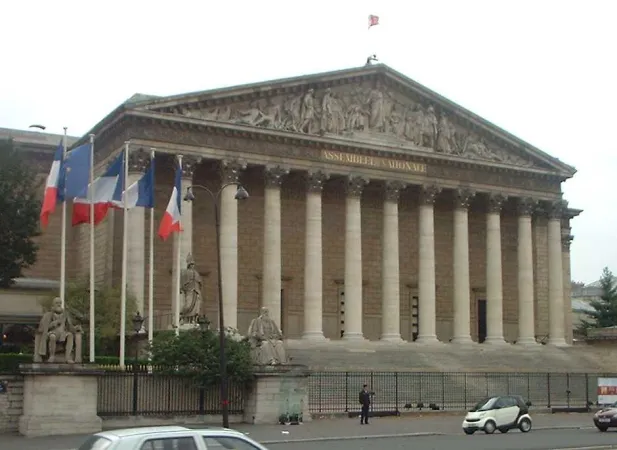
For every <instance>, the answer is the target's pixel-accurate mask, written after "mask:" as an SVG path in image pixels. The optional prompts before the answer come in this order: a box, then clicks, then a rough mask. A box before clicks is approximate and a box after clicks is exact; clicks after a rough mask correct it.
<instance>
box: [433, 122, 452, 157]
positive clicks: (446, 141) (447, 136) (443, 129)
mask: <svg viewBox="0 0 617 450" xmlns="http://www.w3.org/2000/svg"><path fill="white" fill-rule="evenodd" d="M438 128H439V129H438V134H437V148H436V150H438V151H440V152H443V153H453V152H454V150H455V149H454V146H453V144H454V133H455V130H454V127H453V126H452V125H451V124H450V122H449V121H448V117H447V116H446V114H445V113H442V114H441V117H440V119H439V127H438Z"/></svg>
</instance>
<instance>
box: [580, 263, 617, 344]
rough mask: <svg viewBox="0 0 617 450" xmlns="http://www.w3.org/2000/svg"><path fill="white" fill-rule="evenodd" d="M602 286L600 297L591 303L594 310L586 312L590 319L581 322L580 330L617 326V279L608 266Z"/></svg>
mask: <svg viewBox="0 0 617 450" xmlns="http://www.w3.org/2000/svg"><path fill="white" fill-rule="evenodd" d="M600 286H601V287H602V295H601V297H600V299H598V300H592V301H591V302H590V303H589V305H590V306H591V307H592V308H593V309H594V310H593V311H589V312H586V313H585V314H586V315H587V316H588V317H589V320H583V321H582V323H581V327H580V331H582V332H584V333H585V334H586V331H587V330H588V329H590V328H605V327H613V326H617V279H616V278H615V276H614V275H613V274H612V272H611V271H610V270H608V267H605V268H604V270H603V271H602V277H601V278H600Z"/></svg>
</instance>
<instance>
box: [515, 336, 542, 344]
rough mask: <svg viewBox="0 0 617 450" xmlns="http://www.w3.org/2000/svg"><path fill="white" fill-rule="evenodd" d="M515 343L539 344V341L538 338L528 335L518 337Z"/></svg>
mask: <svg viewBox="0 0 617 450" xmlns="http://www.w3.org/2000/svg"><path fill="white" fill-rule="evenodd" d="M515 345H539V342H538V341H536V338H532V337H526V338H520V339H517V341H516V344H515Z"/></svg>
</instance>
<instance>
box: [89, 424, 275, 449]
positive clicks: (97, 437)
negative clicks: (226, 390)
mask: <svg viewBox="0 0 617 450" xmlns="http://www.w3.org/2000/svg"><path fill="white" fill-rule="evenodd" d="M232 449H233V450H267V449H266V447H264V446H263V445H261V444H259V443H258V442H256V441H254V440H252V439H250V438H249V437H248V436H246V435H245V434H243V433H240V432H238V431H234V430H230V429H227V428H205V429H190V428H185V427H176V426H165V427H143V428H125V429H121V430H112V431H103V432H101V433H96V434H93V435H91V436H89V437H88V438H87V439H86V441H85V442H84V443H83V444H81V446H80V447H79V449H78V450H232Z"/></svg>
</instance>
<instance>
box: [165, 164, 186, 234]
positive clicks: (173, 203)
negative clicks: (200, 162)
mask: <svg viewBox="0 0 617 450" xmlns="http://www.w3.org/2000/svg"><path fill="white" fill-rule="evenodd" d="M181 191H182V168H181V167H180V165H178V167H177V168H176V179H175V181H174V189H173V191H172V192H171V197H170V199H169V203H168V204H167V209H166V210H165V214H164V215H163V220H161V224H160V225H159V237H160V238H161V239H163V240H164V241H165V240H167V238H168V237H169V235H171V234H172V233H179V232H181V231H182V228H181V227H180V215H181V212H180V211H181V210H180V202H181V201H182V200H181V198H180V195H181Z"/></svg>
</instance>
